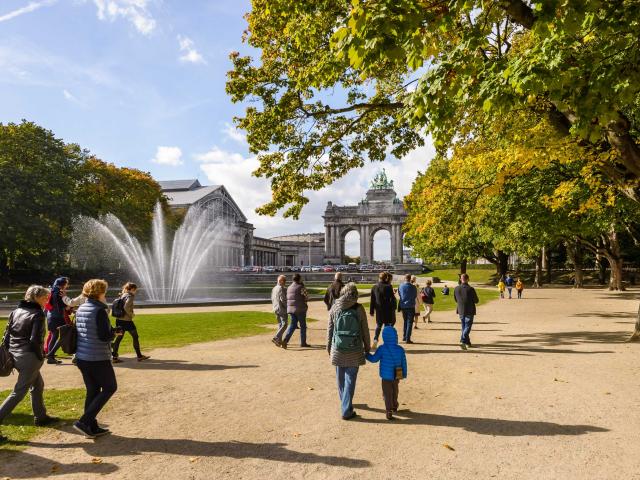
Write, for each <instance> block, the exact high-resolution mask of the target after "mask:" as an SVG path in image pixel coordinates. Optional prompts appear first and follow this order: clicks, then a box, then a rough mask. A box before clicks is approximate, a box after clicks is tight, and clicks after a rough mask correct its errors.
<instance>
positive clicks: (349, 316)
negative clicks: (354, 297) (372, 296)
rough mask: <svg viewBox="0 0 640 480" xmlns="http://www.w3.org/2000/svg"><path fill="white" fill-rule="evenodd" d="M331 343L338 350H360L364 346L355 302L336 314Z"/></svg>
mask: <svg viewBox="0 0 640 480" xmlns="http://www.w3.org/2000/svg"><path fill="white" fill-rule="evenodd" d="M333 345H334V346H335V347H336V350H338V351H339V352H360V351H362V349H363V348H364V345H363V343H362V334H361V332H360V318H359V317H358V305H357V304H356V305H355V307H353V308H350V309H348V310H343V311H341V312H340V313H339V314H338V318H337V319H336V321H335V325H334V326H333Z"/></svg>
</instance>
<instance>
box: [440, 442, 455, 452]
mask: <svg viewBox="0 0 640 480" xmlns="http://www.w3.org/2000/svg"><path fill="white" fill-rule="evenodd" d="M442 446H443V447H444V448H446V449H447V450H451V451H452V452H455V451H456V449H455V448H453V447H452V446H451V445H449V444H448V443H443V444H442Z"/></svg>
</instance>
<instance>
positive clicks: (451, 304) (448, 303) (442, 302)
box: [358, 285, 500, 312]
mask: <svg viewBox="0 0 640 480" xmlns="http://www.w3.org/2000/svg"><path fill="white" fill-rule="evenodd" d="M358 286H359V287H360V285H358ZM450 291H451V293H450V294H449V295H447V296H444V295H442V293H441V289H437V290H436V299H435V303H434V304H433V311H434V312H445V311H455V309H456V303H455V301H454V300H453V288H450ZM476 292H477V293H478V298H479V299H480V303H478V305H482V304H483V303H487V302H490V301H491V300H496V299H497V298H499V297H500V292H498V289H497V288H495V289H492V288H476ZM360 298H361V299H362V300H366V303H363V305H364V307H365V310H367V312H368V311H369V296H368V295H366V296H365V295H361V296H360Z"/></svg>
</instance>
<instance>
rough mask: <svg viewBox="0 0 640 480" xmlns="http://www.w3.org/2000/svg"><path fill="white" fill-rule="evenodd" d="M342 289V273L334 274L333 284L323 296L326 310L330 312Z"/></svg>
mask: <svg viewBox="0 0 640 480" xmlns="http://www.w3.org/2000/svg"><path fill="white" fill-rule="evenodd" d="M342 287H344V282H343V281H342V272H336V274H335V276H334V279H333V283H331V285H329V287H328V288H327V293H325V294H324V303H325V305H326V306H327V310H331V306H332V305H333V302H335V301H336V300H337V299H338V297H339V296H340V290H342Z"/></svg>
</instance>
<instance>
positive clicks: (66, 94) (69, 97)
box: [62, 88, 82, 105]
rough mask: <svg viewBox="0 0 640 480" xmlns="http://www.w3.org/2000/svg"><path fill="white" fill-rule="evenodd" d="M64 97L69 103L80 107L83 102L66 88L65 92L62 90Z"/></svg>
mask: <svg viewBox="0 0 640 480" xmlns="http://www.w3.org/2000/svg"><path fill="white" fill-rule="evenodd" d="M62 95H64V98H65V99H67V100H68V101H70V102H72V103H77V104H78V105H81V104H82V102H81V101H80V100H78V98H77V97H76V96H75V95H73V94H72V93H71V92H70V91H69V90H67V89H66V88H65V89H64V90H62Z"/></svg>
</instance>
